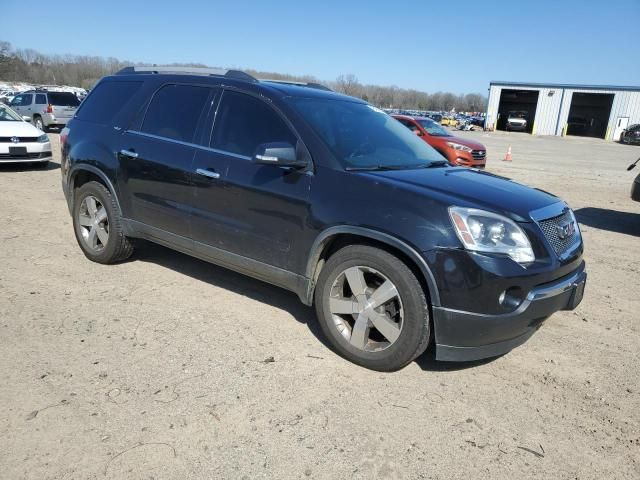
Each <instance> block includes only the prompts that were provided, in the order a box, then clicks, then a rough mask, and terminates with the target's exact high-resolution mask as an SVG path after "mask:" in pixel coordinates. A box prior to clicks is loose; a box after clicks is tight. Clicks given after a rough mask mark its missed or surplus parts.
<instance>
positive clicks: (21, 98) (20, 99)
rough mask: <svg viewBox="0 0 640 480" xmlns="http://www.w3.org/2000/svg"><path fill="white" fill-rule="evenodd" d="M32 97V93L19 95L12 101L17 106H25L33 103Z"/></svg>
mask: <svg viewBox="0 0 640 480" xmlns="http://www.w3.org/2000/svg"><path fill="white" fill-rule="evenodd" d="M32 97H33V95H31V94H26V95H18V96H17V97H16V98H14V99H13V102H11V105H14V106H16V107H24V106H25V105H31V98H32Z"/></svg>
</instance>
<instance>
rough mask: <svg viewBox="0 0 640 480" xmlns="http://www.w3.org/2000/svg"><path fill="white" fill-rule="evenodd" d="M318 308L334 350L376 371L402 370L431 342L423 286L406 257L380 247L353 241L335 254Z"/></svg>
mask: <svg viewBox="0 0 640 480" xmlns="http://www.w3.org/2000/svg"><path fill="white" fill-rule="evenodd" d="M352 285H354V286H352ZM362 292H364V293H362ZM387 298H388V300H384V299H387ZM379 300H380V301H379ZM383 300H384V301H383ZM315 308H316V314H317V316H318V320H319V322H320V326H321V327H322V331H323V332H324V334H325V336H326V337H327V339H328V340H329V341H330V343H331V345H332V346H333V348H334V349H335V351H336V352H337V353H338V354H340V355H341V356H343V357H344V358H346V359H347V360H349V361H351V362H353V363H356V364H358V365H361V366H363V367H365V368H369V369H371V370H378V371H383V372H388V371H395V370H399V369H401V368H402V367H404V366H405V365H407V364H408V363H409V362H411V361H413V360H414V359H415V358H416V357H418V356H419V355H421V354H422V353H423V352H424V351H425V350H426V349H427V346H428V345H429V339H430V326H429V306H428V303H427V298H426V294H425V292H424V290H423V288H422V285H421V284H420V282H419V281H418V279H417V278H416V276H415V275H414V273H413V272H412V271H411V269H409V267H407V265H406V264H405V263H404V262H403V261H402V260H400V259H399V258H398V257H396V256H394V255H392V254H390V253H389V252H386V251H385V250H382V249H379V248H375V247H371V246H368V245H350V246H347V247H344V248H342V249H341V250H339V251H337V252H336V253H334V254H333V255H332V256H331V257H330V258H329V260H328V261H327V263H326V264H325V266H324V268H323V269H322V272H321V273H320V277H319V278H318V283H317V285H316V289H315Z"/></svg>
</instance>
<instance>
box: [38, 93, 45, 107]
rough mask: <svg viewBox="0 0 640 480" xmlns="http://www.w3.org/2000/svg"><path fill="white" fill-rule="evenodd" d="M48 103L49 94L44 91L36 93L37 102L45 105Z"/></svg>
mask: <svg viewBox="0 0 640 480" xmlns="http://www.w3.org/2000/svg"><path fill="white" fill-rule="evenodd" d="M46 103H47V96H46V95H45V94H44V93H37V94H36V104H37V105H45V104H46Z"/></svg>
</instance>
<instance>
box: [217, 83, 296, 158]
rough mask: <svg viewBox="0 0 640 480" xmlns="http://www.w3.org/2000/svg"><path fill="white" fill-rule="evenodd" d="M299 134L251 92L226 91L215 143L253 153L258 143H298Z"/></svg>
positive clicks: (246, 153)
mask: <svg viewBox="0 0 640 480" xmlns="http://www.w3.org/2000/svg"><path fill="white" fill-rule="evenodd" d="M296 141H297V139H296V136H295V135H294V134H293V132H292V131H291V130H290V129H289V127H287V125H286V123H285V122H284V120H283V119H282V118H281V117H280V116H279V115H278V114H277V113H276V112H275V111H274V110H273V109H272V108H271V107H269V106H268V105H267V104H265V103H264V102H263V101H261V100H258V99H257V98H254V97H251V96H250V95H244V94H242V93H236V92H229V91H226V92H225V93H224V95H223V96H222V102H221V103H220V106H219V107H218V114H217V116H216V126H215V131H214V134H213V142H212V147H213V148H217V149H220V150H224V151H227V152H232V153H237V154H239V155H245V156H247V157H251V156H253V155H254V154H255V152H256V149H257V148H258V145H260V144H262V143H271V142H288V143H290V144H291V145H294V146H295V144H296Z"/></svg>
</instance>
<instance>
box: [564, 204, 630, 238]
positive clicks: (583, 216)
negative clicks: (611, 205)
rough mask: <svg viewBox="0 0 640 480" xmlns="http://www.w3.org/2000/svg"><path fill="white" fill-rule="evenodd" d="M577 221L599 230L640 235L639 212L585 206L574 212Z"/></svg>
mask: <svg viewBox="0 0 640 480" xmlns="http://www.w3.org/2000/svg"><path fill="white" fill-rule="evenodd" d="M574 213H575V214H576V218H577V219H578V222H579V223H581V224H583V225H587V226H588V227H593V228H597V229H599V230H608V231H610V232H615V233H623V234H625V235H633V236H636V237H640V213H629V212H619V211H617V210H609V209H606V208H595V207H585V208H580V209H578V210H576V211H575V212H574Z"/></svg>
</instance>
